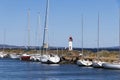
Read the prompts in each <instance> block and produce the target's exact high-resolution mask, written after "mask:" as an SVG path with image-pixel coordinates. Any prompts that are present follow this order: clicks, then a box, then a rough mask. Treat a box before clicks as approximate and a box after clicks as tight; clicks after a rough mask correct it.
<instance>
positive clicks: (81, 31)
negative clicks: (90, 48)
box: [81, 14, 83, 55]
mask: <svg viewBox="0 0 120 80" xmlns="http://www.w3.org/2000/svg"><path fill="white" fill-rule="evenodd" d="M81 25H82V29H81V32H82V41H81V44H82V55H83V14H82V18H81Z"/></svg>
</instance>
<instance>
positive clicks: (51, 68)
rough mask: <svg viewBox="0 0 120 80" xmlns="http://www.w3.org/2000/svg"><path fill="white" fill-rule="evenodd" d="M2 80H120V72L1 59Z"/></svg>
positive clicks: (0, 79)
mask: <svg viewBox="0 0 120 80" xmlns="http://www.w3.org/2000/svg"><path fill="white" fill-rule="evenodd" d="M0 80H120V70H108V69H96V68H92V67H79V66H77V65H74V64H62V65H55V64H53V65H47V64H41V63H40V62H25V61H20V60H11V59H0Z"/></svg>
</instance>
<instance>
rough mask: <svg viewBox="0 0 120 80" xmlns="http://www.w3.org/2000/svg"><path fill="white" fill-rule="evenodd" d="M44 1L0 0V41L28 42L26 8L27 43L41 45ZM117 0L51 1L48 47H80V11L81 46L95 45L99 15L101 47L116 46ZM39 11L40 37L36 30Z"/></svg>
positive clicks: (118, 4) (118, 2)
mask: <svg viewBox="0 0 120 80" xmlns="http://www.w3.org/2000/svg"><path fill="white" fill-rule="evenodd" d="M45 3H46V0H0V34H1V35H0V43H1V44H3V43H4V30H5V32H6V36H5V37H6V38H5V43H6V44H10V45H19V46H21V45H27V19H28V17H27V11H28V9H29V8H30V25H31V26H30V27H31V28H30V29H31V30H30V35H31V39H30V45H40V46H41V44H42V38H43V36H42V35H43V27H44V16H45ZM119 6H120V1H119V0H50V9H49V19H48V30H49V45H50V46H63V47H67V46H68V37H69V36H72V37H73V46H74V47H81V40H82V39H81V14H83V15H84V26H83V27H84V38H83V40H84V45H83V46H84V47H91V48H94V47H97V16H98V12H99V14H100V47H111V46H118V45H119V44H118V16H119V13H118V9H119ZM38 12H40V29H39V33H40V35H39V37H40V40H38V39H37V40H36V31H38V24H37V23H38Z"/></svg>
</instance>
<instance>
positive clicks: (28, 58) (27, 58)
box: [20, 9, 31, 61]
mask: <svg viewBox="0 0 120 80" xmlns="http://www.w3.org/2000/svg"><path fill="white" fill-rule="evenodd" d="M29 19H30V9H29V10H28V46H27V48H28V49H29V46H30V20H29ZM30 57H31V56H30V55H28V54H26V53H24V54H22V55H21V56H20V60H24V61H29V60H30Z"/></svg>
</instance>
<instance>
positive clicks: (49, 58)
mask: <svg viewBox="0 0 120 80" xmlns="http://www.w3.org/2000/svg"><path fill="white" fill-rule="evenodd" d="M48 9H49V0H47V3H46V15H45V26H44V35H43V54H44V53H45V54H44V55H41V62H42V63H48V64H56V63H59V62H60V57H59V56H58V55H51V54H48V52H47V49H48V42H47V31H48V28H47V20H48ZM44 50H45V51H44Z"/></svg>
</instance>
